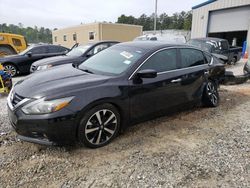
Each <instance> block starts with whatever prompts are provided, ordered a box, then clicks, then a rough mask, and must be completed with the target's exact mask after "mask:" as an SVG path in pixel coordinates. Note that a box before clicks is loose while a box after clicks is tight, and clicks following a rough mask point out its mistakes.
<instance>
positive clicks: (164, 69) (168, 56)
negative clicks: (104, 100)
mask: <svg viewBox="0 0 250 188" xmlns="http://www.w3.org/2000/svg"><path fill="white" fill-rule="evenodd" d="M146 69H153V70H156V71H157V77H156V78H143V79H142V80H141V83H138V81H136V80H135V77H136V76H134V77H133V78H132V79H131V80H130V81H129V82H130V91H129V96H130V109H131V110H130V111H131V118H132V119H137V118H140V117H143V116H147V115H150V114H152V113H155V112H159V111H162V110H165V109H167V108H171V107H173V106H176V105H178V104H181V103H182V102H183V101H185V100H186V95H185V91H184V90H183V89H182V83H181V81H182V77H183V75H182V71H181V69H180V64H179V60H178V58H177V50H176V49H164V50H161V51H159V52H157V53H155V54H154V55H153V56H151V57H150V58H149V59H148V60H147V61H146V62H145V63H144V64H143V65H142V66H141V67H140V68H139V70H138V71H141V70H146ZM135 75H136V74H135Z"/></svg>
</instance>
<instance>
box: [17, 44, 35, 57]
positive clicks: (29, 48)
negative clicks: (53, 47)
mask: <svg viewBox="0 0 250 188" xmlns="http://www.w3.org/2000/svg"><path fill="white" fill-rule="evenodd" d="M34 47H35V46H34V45H31V46H29V47H28V48H26V49H25V50H24V51H22V52H20V53H19V55H24V54H26V53H27V52H29V51H30V50H31V49H32V48H34Z"/></svg>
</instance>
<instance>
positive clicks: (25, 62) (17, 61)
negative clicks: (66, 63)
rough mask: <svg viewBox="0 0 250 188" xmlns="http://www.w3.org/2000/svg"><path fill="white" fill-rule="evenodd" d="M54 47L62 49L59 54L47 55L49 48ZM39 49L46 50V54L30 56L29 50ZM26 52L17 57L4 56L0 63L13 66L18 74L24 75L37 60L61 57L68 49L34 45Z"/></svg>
mask: <svg viewBox="0 0 250 188" xmlns="http://www.w3.org/2000/svg"><path fill="white" fill-rule="evenodd" d="M51 46H54V47H57V48H59V49H62V50H61V52H57V53H49V47H51ZM39 48H46V53H41V54H30V53H29V52H30V50H33V49H38V50H39ZM30 50H29V51H27V52H26V53H25V54H23V55H21V54H17V55H10V56H5V57H3V58H0V62H1V63H2V64H3V65H5V64H12V65H14V66H15V67H16V68H17V70H18V72H19V74H26V73H29V72H30V67H31V64H32V63H33V62H35V61H37V60H40V59H43V58H47V57H53V56H58V55H63V54H65V53H66V51H68V50H69V49H67V48H65V47H62V46H57V45H45V44H43V45H35V46H34V47H33V48H32V49H30Z"/></svg>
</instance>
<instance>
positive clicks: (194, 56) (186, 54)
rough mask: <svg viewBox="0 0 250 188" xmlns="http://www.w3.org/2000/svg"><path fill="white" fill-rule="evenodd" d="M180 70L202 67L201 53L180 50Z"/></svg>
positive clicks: (193, 50)
mask: <svg viewBox="0 0 250 188" xmlns="http://www.w3.org/2000/svg"><path fill="white" fill-rule="evenodd" d="M180 53H181V64H182V68H187V67H193V66H198V65H203V64H204V63H205V61H204V56H203V53H202V52H201V51H199V50H195V49H180Z"/></svg>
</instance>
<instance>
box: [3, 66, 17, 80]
mask: <svg viewBox="0 0 250 188" xmlns="http://www.w3.org/2000/svg"><path fill="white" fill-rule="evenodd" d="M3 66H4V71H5V72H6V73H8V74H9V75H11V77H14V76H16V75H17V68H16V66H15V65H13V64H10V63H8V64H4V65H3Z"/></svg>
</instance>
